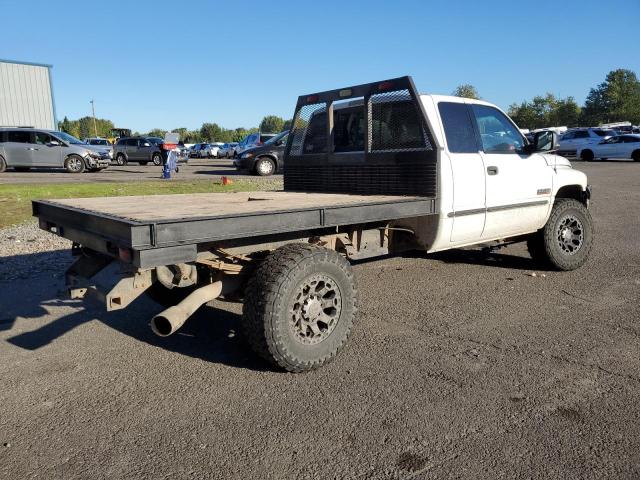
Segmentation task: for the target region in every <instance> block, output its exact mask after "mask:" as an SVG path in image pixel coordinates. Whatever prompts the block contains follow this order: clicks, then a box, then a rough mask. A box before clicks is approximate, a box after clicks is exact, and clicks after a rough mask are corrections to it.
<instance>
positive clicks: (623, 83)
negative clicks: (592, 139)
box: [583, 68, 640, 125]
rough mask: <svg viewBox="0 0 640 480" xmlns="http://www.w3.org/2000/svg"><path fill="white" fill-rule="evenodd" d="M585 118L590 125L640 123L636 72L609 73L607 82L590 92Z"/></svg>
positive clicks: (586, 103) (639, 84) (638, 88)
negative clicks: (622, 122)
mask: <svg viewBox="0 0 640 480" xmlns="http://www.w3.org/2000/svg"><path fill="white" fill-rule="evenodd" d="M583 118H584V121H585V123H587V124H590V125H597V124H600V123H609V122H621V121H630V122H631V123H633V124H638V123H640V82H639V81H638V77H637V76H636V74H635V72H632V71H631V70H626V69H622V68H620V69H617V70H612V71H611V72H609V74H608V75H607V77H606V79H605V81H604V82H602V83H601V84H600V85H598V86H597V87H596V88H592V89H591V91H590V92H589V95H588V96H587V100H586V101H585V104H584V109H583Z"/></svg>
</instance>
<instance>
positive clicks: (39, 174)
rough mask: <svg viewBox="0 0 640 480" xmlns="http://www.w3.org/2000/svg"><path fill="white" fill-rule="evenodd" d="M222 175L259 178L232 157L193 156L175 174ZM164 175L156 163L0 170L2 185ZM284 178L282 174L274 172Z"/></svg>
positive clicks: (183, 176)
mask: <svg viewBox="0 0 640 480" xmlns="http://www.w3.org/2000/svg"><path fill="white" fill-rule="evenodd" d="M222 175H226V176H232V177H234V178H256V177H255V176H252V175H248V174H247V172H237V171H236V169H235V167H233V160H231V159H224V158H221V159H206V158H202V159H200V158H191V159H189V162H188V163H187V164H186V165H180V173H177V174H174V177H175V178H177V179H181V180H196V179H207V178H209V179H211V178H216V179H217V178H218V177H220V176H222ZM161 176H162V167H156V166H155V165H153V164H151V163H150V164H148V165H144V166H142V165H138V164H137V163H130V164H128V165H126V166H124V167H119V166H117V165H111V166H110V167H109V168H107V169H105V170H103V171H101V172H97V173H93V172H85V173H80V174H75V173H67V172H65V171H64V170H63V169H45V168H34V169H32V170H30V171H28V172H14V171H13V170H7V171H6V172H4V173H0V185H1V184H9V183H84V182H130V181H132V180H136V181H145V180H158V179H159V178H160V177H161ZM274 178H282V175H274Z"/></svg>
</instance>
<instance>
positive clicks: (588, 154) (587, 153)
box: [580, 150, 593, 162]
mask: <svg viewBox="0 0 640 480" xmlns="http://www.w3.org/2000/svg"><path fill="white" fill-rule="evenodd" d="M580 158H581V159H582V160H584V161H585V162H590V161H592V160H593V152H592V151H591V150H583V151H582V152H580Z"/></svg>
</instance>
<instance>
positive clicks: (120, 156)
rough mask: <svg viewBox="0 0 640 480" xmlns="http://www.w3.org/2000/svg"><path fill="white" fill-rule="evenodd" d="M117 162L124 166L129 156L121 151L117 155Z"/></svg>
mask: <svg viewBox="0 0 640 480" xmlns="http://www.w3.org/2000/svg"><path fill="white" fill-rule="evenodd" d="M116 164H118V165H120V166H121V167H124V166H125V165H126V164H127V157H125V156H124V155H123V154H122V153H119V154H118V156H117V157H116Z"/></svg>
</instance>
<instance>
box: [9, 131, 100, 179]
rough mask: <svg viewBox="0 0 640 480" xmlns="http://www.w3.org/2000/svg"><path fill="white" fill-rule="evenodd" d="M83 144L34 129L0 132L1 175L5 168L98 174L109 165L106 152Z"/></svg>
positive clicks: (73, 138) (63, 134)
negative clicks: (46, 169) (44, 168)
mask: <svg viewBox="0 0 640 480" xmlns="http://www.w3.org/2000/svg"><path fill="white" fill-rule="evenodd" d="M88 147H89V146H88V145H86V144H84V143H82V142H81V141H80V140H78V139H77V138H75V137H73V136H71V135H69V134H68V133H64V132H56V131H52V130H41V129H36V128H0V172H4V171H5V170H6V169H7V168H13V169H14V170H21V171H26V170H29V169H30V168H32V167H49V168H64V169H65V170H67V172H69V173H81V172H84V171H85V170H87V171H94V172H97V171H100V170H102V169H104V168H107V167H108V166H109V163H110V160H111V158H110V155H109V152H108V150H106V149H104V150H100V149H98V148H96V147H93V146H92V147H91V148H88Z"/></svg>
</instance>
